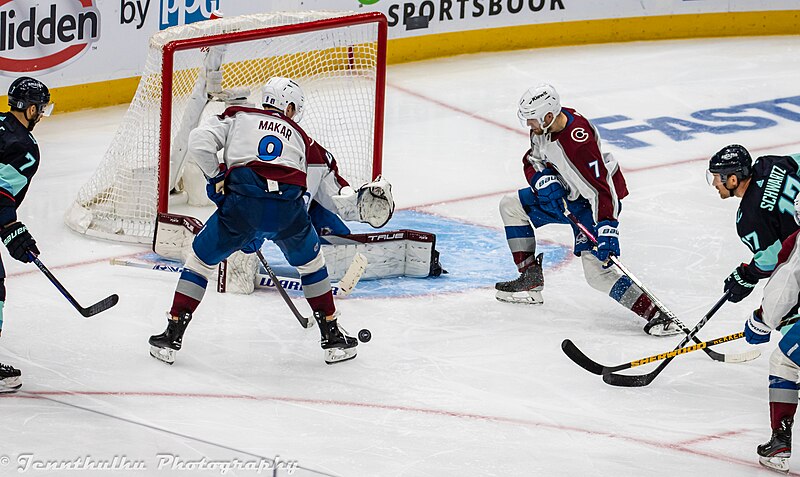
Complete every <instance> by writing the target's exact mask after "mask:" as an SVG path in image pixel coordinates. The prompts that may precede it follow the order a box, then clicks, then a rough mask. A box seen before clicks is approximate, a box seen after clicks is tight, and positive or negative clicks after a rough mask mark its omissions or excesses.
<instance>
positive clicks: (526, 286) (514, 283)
mask: <svg viewBox="0 0 800 477" xmlns="http://www.w3.org/2000/svg"><path fill="white" fill-rule="evenodd" d="M542 257H543V254H541V253H540V254H539V255H537V256H536V258H535V259H534V261H533V264H532V265H531V266H530V267H528V268H527V269H525V271H524V272H522V273H521V274H520V276H519V278H517V279H516V280H511V281H509V282H498V283H495V285H494V288H495V289H496V290H497V291H496V292H495V298H497V300H499V301H504V302H506V303H523V304H527V305H541V304H542V303H544V298H543V297H542V290H543V289H544V272H543V271H542Z"/></svg>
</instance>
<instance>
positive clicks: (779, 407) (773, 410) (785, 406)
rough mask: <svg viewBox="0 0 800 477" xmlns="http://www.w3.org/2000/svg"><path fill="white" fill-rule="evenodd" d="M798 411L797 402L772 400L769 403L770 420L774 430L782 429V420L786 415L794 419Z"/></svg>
mask: <svg viewBox="0 0 800 477" xmlns="http://www.w3.org/2000/svg"><path fill="white" fill-rule="evenodd" d="M795 411H797V403H792V404H789V403H785V402H770V403H769V420H770V424H771V425H772V430H775V429H780V427H781V420H782V419H783V418H785V417H790V418H792V419H794V413H795Z"/></svg>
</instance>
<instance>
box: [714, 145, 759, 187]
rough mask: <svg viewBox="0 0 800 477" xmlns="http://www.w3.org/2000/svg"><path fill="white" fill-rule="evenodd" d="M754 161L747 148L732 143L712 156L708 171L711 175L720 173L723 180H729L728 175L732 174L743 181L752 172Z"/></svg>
mask: <svg viewBox="0 0 800 477" xmlns="http://www.w3.org/2000/svg"><path fill="white" fill-rule="evenodd" d="M752 163H753V160H752V158H751V157H750V153H749V152H747V149H745V148H744V147H743V146H740V145H738V144H731V145H729V146H725V147H723V148H722V149H720V150H719V151H717V153H716V154H714V155H713V156H711V160H710V161H709V163H708V172H709V173H710V174H711V175H713V174H719V178H720V180H721V181H722V182H725V181H727V180H728V176H730V175H731V174H733V175H735V176H736V177H737V178H738V179H739V180H740V181H741V180H742V179H746V178H748V177H750V175H751V174H752Z"/></svg>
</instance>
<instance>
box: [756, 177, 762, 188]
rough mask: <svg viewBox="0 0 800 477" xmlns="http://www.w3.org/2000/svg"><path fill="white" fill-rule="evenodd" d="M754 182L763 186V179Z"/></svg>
mask: <svg viewBox="0 0 800 477" xmlns="http://www.w3.org/2000/svg"><path fill="white" fill-rule="evenodd" d="M756 184H758V187H764V179H761V180H760V181H756Z"/></svg>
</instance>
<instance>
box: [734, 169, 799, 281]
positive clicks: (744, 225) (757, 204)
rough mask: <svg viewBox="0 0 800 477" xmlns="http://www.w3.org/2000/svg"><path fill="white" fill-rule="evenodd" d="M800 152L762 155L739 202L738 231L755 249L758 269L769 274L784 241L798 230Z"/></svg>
mask: <svg viewBox="0 0 800 477" xmlns="http://www.w3.org/2000/svg"><path fill="white" fill-rule="evenodd" d="M799 170H800V154H792V155H790V156H762V157H759V158H758V159H757V160H756V162H755V163H754V164H753V175H752V177H751V179H750V184H749V185H748V187H747V190H746V191H745V193H744V196H743V197H742V201H741V203H740V204H739V211H738V214H737V217H736V231H737V233H738V234H739V238H740V239H741V240H742V242H744V244H745V245H747V247H748V248H749V249H750V251H751V252H753V260H752V261H751V263H750V265H754V266H755V267H756V270H757V271H760V272H763V273H762V275H764V276H767V275H769V274H770V273H772V271H773V270H774V269H775V265H776V264H777V263H778V253H779V252H780V250H781V242H782V241H783V240H784V239H786V238H787V237H788V236H789V235H791V234H792V233H794V232H795V231H796V230H798V225H797V224H796V223H795V221H794V198H795V197H796V196H797V194H798V193H800V173H798V171H799Z"/></svg>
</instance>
